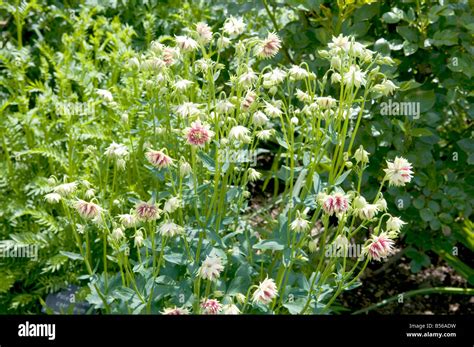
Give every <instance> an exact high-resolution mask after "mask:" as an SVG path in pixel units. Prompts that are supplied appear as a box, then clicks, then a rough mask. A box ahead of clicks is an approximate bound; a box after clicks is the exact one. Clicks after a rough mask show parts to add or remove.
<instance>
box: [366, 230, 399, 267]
mask: <svg viewBox="0 0 474 347" xmlns="http://www.w3.org/2000/svg"><path fill="white" fill-rule="evenodd" d="M394 244H395V242H394V241H393V240H392V239H391V238H390V237H389V235H388V234H387V233H385V232H383V233H381V234H380V235H378V236H377V235H372V237H371V239H370V243H369V244H368V245H367V246H366V247H365V253H366V254H367V255H368V256H369V258H370V259H373V260H377V261H380V260H382V259H385V258H386V257H388V256H389V255H391V254H392V253H393V252H394V249H393V245H394Z"/></svg>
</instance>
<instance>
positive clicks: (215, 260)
mask: <svg viewBox="0 0 474 347" xmlns="http://www.w3.org/2000/svg"><path fill="white" fill-rule="evenodd" d="M222 271H224V266H223V265H222V259H221V258H220V257H217V256H207V257H206V259H205V260H204V261H203V262H202V264H201V267H200V268H199V271H198V274H199V276H200V277H201V278H203V279H205V280H209V281H215V280H216V279H218V278H219V276H220V274H221V272H222Z"/></svg>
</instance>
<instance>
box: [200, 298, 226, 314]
mask: <svg viewBox="0 0 474 347" xmlns="http://www.w3.org/2000/svg"><path fill="white" fill-rule="evenodd" d="M201 309H202V311H203V313H204V314H219V313H220V312H221V311H222V305H221V303H220V302H219V301H217V300H216V299H206V300H204V301H203V302H202V303H201Z"/></svg>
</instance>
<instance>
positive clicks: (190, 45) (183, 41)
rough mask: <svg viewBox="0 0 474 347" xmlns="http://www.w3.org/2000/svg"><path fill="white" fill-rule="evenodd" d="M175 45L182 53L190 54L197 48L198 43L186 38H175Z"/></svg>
mask: <svg viewBox="0 0 474 347" xmlns="http://www.w3.org/2000/svg"><path fill="white" fill-rule="evenodd" d="M175 40H176V44H177V45H178V47H179V48H180V49H181V50H182V51H183V52H192V51H194V50H196V49H197V48H198V46H199V45H198V43H197V42H196V41H195V40H194V39H192V38H190V37H188V36H176V37H175Z"/></svg>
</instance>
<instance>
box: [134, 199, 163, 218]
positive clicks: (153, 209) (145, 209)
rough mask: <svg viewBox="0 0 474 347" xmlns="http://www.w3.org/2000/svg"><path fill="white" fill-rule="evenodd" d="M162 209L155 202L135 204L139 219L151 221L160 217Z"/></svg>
mask: <svg viewBox="0 0 474 347" xmlns="http://www.w3.org/2000/svg"><path fill="white" fill-rule="evenodd" d="M160 212H161V211H160V209H159V208H158V206H156V205H155V204H154V203H148V202H140V203H138V204H137V205H136V206H135V213H136V215H137V217H138V219H140V220H142V221H145V222H150V221H153V220H156V219H158V218H160Z"/></svg>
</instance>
